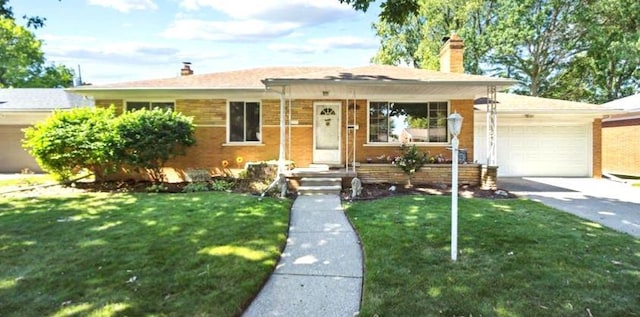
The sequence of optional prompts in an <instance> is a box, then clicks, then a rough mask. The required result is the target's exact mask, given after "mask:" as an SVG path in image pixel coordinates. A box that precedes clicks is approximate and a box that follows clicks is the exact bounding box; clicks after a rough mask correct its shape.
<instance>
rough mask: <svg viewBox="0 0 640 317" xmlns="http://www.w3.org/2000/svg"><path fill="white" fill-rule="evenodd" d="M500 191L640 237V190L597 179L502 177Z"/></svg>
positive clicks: (627, 185) (499, 184) (499, 185)
mask: <svg viewBox="0 0 640 317" xmlns="http://www.w3.org/2000/svg"><path fill="white" fill-rule="evenodd" d="M498 187H499V188H502V189H506V190H508V191H510V192H512V193H514V194H516V195H521V196H525V197H527V198H529V199H531V200H535V201H539V202H541V203H543V204H545V205H548V206H551V207H554V208H556V209H559V210H563V211H566V212H569V213H572V214H574V215H576V216H579V217H582V218H584V219H587V220H590V221H593V222H597V223H600V224H602V225H604V226H607V227H609V228H612V229H615V230H618V231H621V232H626V233H628V234H630V235H632V236H634V237H640V187H632V186H630V185H629V184H624V183H619V182H614V181H611V180H607V179H594V178H559V177H525V178H519V177H514V178H511V177H501V178H499V179H498Z"/></svg>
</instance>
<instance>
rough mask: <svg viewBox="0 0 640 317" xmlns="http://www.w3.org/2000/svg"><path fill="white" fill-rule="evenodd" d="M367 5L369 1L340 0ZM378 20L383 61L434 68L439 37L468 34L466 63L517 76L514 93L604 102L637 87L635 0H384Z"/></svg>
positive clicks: (639, 14) (471, 68)
mask: <svg viewBox="0 0 640 317" xmlns="http://www.w3.org/2000/svg"><path fill="white" fill-rule="evenodd" d="M339 1H340V2H343V3H348V4H351V5H352V6H353V7H354V8H355V9H357V10H367V9H368V7H369V5H370V4H371V3H372V2H373V1H372V0H339ZM381 7H382V11H381V14H380V19H379V21H378V22H377V23H376V24H375V25H374V29H375V30H376V32H377V34H378V36H379V37H380V39H381V47H380V49H379V52H378V54H377V55H376V56H375V57H374V58H373V61H374V62H377V63H384V64H399V63H406V64H409V65H413V66H415V67H420V68H428V69H435V68H437V64H438V61H437V56H438V53H439V47H440V45H441V38H442V37H443V36H447V35H449V34H450V33H452V32H457V33H458V34H459V35H460V36H461V37H462V38H463V39H464V40H465V69H466V71H467V72H470V73H475V74H483V73H487V74H495V75H501V76H505V77H510V78H515V79H518V80H519V82H520V84H519V85H518V86H517V87H516V89H515V92H517V93H521V94H529V95H534V96H545V97H556V98H563V99H568V100H579V101H589V102H596V103H600V102H604V101H608V100H611V99H615V98H620V97H623V96H626V95H629V94H632V93H634V91H635V92H637V91H638V89H640V84H639V81H640V74H639V72H640V71H639V69H640V61H639V60H640V58H639V56H640V40H639V34H640V28H639V27H638V24H639V22H638V21H640V3H638V2H637V1H635V0H608V1H604V0H568V1H561V0H522V1H519V0H486V1H481V0H478V1H475V0H471V1H460V0H451V1H441V0H420V1H418V0H386V1H383V2H382V4H381Z"/></svg>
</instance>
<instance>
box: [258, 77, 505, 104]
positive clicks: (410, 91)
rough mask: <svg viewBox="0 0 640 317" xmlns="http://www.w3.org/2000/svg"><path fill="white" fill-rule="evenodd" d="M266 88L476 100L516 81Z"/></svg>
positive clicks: (296, 83)
mask: <svg viewBox="0 0 640 317" xmlns="http://www.w3.org/2000/svg"><path fill="white" fill-rule="evenodd" d="M262 82H263V83H264V85H265V87H267V88H270V89H275V90H277V89H278V88H284V89H285V92H287V94H288V95H290V96H292V97H294V98H314V99H316V98H322V97H333V98H352V97H353V96H356V97H358V98H366V99H375V98H385V97H394V98H401V99H422V100H423V99H424V98H425V96H429V97H430V98H434V97H436V98H446V99H473V98H475V96H477V95H480V94H483V95H484V94H486V93H487V87H491V86H495V87H496V88H497V89H504V88H506V87H509V86H511V85H512V84H513V81H512V80H495V81H489V80H485V81H423V80H397V79H394V80H343V79H274V78H271V79H269V78H267V79H264V80H263V81H262Z"/></svg>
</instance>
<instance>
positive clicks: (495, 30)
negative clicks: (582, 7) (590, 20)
mask: <svg viewBox="0 0 640 317" xmlns="http://www.w3.org/2000/svg"><path fill="white" fill-rule="evenodd" d="M499 3H500V7H499V10H496V13H495V19H496V21H497V23H492V24H491V25H489V27H488V30H487V34H490V40H489V43H490V44H491V47H492V50H491V51H490V52H489V56H488V60H489V62H490V64H491V65H493V69H492V70H491V71H490V72H491V73H494V74H499V75H501V76H504V77H509V78H514V79H517V80H518V81H519V87H518V88H516V89H517V90H516V92H517V93H521V94H528V95H531V96H545V95H548V94H549V93H550V90H551V89H553V88H552V87H551V84H552V83H553V82H554V77H555V76H556V75H557V73H558V71H559V70H561V69H564V68H565V67H566V66H567V65H568V64H569V62H570V60H571V59H572V58H573V56H574V55H575V54H576V53H578V52H580V51H582V50H584V47H585V46H584V45H585V44H586V43H583V42H582V41H581V39H582V36H581V35H582V32H583V30H582V29H581V28H578V27H576V23H575V22H576V21H575V20H576V19H575V14H574V13H575V12H577V11H579V10H578V5H579V3H578V1H576V0H574V1H565V0H502V1H499Z"/></svg>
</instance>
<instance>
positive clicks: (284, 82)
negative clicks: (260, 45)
mask: <svg viewBox="0 0 640 317" xmlns="http://www.w3.org/2000/svg"><path fill="white" fill-rule="evenodd" d="M261 82H262V83H263V84H264V85H265V86H267V87H269V86H291V85H344V84H348V85H355V86H390V85H393V86H396V85H397V86H422V85H442V86H483V87H484V86H496V87H501V88H506V87H510V86H512V85H513V84H515V83H517V81H515V80H512V79H496V80H413V79H382V80H379V79H377V80H367V79H341V78H336V79H301V78H298V79H280V78H266V79H263V80H261Z"/></svg>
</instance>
